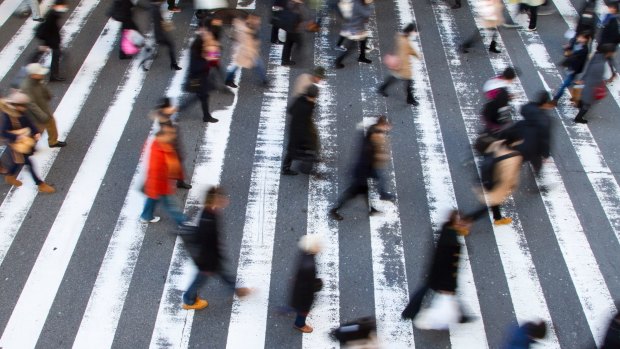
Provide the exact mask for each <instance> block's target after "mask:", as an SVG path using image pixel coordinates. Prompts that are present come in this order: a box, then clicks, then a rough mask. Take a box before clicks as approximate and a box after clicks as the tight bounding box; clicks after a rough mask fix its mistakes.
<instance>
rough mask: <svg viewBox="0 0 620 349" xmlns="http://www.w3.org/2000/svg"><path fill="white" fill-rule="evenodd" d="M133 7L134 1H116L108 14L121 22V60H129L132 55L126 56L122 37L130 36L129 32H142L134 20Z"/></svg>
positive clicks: (119, 45) (119, 49) (119, 43)
mask: <svg viewBox="0 0 620 349" xmlns="http://www.w3.org/2000/svg"><path fill="white" fill-rule="evenodd" d="M133 7H134V2H133V1H132V0H114V2H113V3H112V7H111V8H110V10H109V12H108V14H109V15H110V17H112V19H114V20H116V21H119V22H121V40H119V41H118V57H119V58H120V59H129V58H131V55H128V54H125V52H123V49H122V37H123V36H124V35H128V34H127V31H128V30H135V31H137V32H140V30H139V29H138V26H137V25H136V22H134V20H133Z"/></svg>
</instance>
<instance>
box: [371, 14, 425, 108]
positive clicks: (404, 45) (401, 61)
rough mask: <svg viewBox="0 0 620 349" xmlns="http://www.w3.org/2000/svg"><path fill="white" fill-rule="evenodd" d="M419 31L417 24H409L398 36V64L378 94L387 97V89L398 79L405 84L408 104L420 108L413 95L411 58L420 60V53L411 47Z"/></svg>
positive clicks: (396, 54)
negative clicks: (412, 38) (413, 37)
mask: <svg viewBox="0 0 620 349" xmlns="http://www.w3.org/2000/svg"><path fill="white" fill-rule="evenodd" d="M417 32H418V30H417V28H416V25H415V23H409V24H407V26H405V27H404V28H403V31H402V32H401V33H398V34H396V40H395V45H396V53H395V55H394V56H395V57H394V58H395V60H396V64H395V65H394V66H392V67H388V68H391V69H390V71H391V72H390V75H388V76H387V77H386V78H385V80H384V81H383V84H381V86H379V89H378V90H377V92H379V93H380V94H381V95H383V96H384V97H387V96H388V94H387V88H388V87H389V86H390V85H391V84H392V83H394V82H395V81H396V80H397V79H398V80H402V81H404V82H405V91H407V92H406V96H407V104H412V105H414V106H418V104H419V103H418V101H416V99H415V96H414V94H413V65H412V64H411V57H415V58H418V59H419V58H420V55H419V54H418V52H417V51H416V50H415V48H413V46H412V45H411V41H410V39H411V37H412V36H414V35H415V34H417Z"/></svg>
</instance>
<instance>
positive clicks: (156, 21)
mask: <svg viewBox="0 0 620 349" xmlns="http://www.w3.org/2000/svg"><path fill="white" fill-rule="evenodd" d="M162 3H163V1H161V0H151V8H150V12H151V19H152V21H153V31H154V32H155V42H157V43H158V44H159V45H164V46H167V47H168V54H169V56H170V69H172V70H181V67H179V65H178V64H177V58H176V53H175V49H174V42H173V41H172V39H171V38H170V35H168V32H167V29H166V28H165V27H164V26H165V25H166V24H164V18H163V17H162V15H161V4H162ZM166 23H168V22H166Z"/></svg>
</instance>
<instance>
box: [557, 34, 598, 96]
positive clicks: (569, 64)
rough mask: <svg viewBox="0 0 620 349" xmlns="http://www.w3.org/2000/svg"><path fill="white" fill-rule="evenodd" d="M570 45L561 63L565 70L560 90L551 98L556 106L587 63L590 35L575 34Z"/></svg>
mask: <svg viewBox="0 0 620 349" xmlns="http://www.w3.org/2000/svg"><path fill="white" fill-rule="evenodd" d="M572 42H573V43H572V45H571V46H570V47H568V48H566V49H565V51H564V56H566V58H565V59H564V61H562V66H563V67H564V68H566V76H565V77H564V81H563V82H562V85H560V88H559V89H558V91H557V92H556V93H555V96H553V102H552V103H553V104H554V105H557V104H558V101H559V100H560V98H561V97H562V95H563V94H564V90H565V89H567V88H568V87H570V86H571V85H572V84H573V82H574V81H575V78H576V77H577V76H578V75H579V74H581V72H582V71H583V68H584V67H585V65H586V62H587V61H588V54H589V53H590V33H589V32H587V31H583V32H581V33H579V34H577V37H576V38H575V40H574V41H572Z"/></svg>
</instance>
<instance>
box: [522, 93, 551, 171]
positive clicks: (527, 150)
mask: <svg viewBox="0 0 620 349" xmlns="http://www.w3.org/2000/svg"><path fill="white" fill-rule="evenodd" d="M553 107H554V105H553V103H551V101H550V100H549V93H547V91H540V92H538V93H537V94H536V99H535V100H534V101H532V102H529V103H527V104H526V105H524V106H523V107H521V115H523V120H519V121H517V122H516V123H515V125H514V128H515V129H516V130H517V132H518V133H519V134H520V135H521V137H523V142H522V143H521V144H518V145H517V146H516V147H515V149H516V150H517V151H518V152H519V153H521V155H522V156H523V160H524V161H529V162H530V163H531V164H532V167H533V168H534V173H535V174H536V176H540V170H541V168H542V164H543V159H546V158H548V157H549V156H550V155H551V154H550V153H551V116H549V114H548V113H547V111H548V110H551V109H553Z"/></svg>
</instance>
